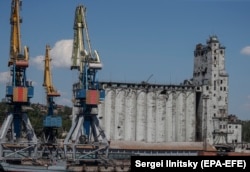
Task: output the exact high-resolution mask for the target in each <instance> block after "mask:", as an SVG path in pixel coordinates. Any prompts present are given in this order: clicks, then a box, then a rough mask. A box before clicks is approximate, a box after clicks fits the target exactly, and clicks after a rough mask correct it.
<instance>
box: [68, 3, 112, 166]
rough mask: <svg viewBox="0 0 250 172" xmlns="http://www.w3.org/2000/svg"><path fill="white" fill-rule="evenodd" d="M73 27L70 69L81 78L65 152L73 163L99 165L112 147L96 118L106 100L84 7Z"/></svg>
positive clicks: (76, 89) (78, 10)
mask: <svg viewBox="0 0 250 172" xmlns="http://www.w3.org/2000/svg"><path fill="white" fill-rule="evenodd" d="M73 28H74V40H73V50H72V57H71V60H72V64H71V70H77V71H78V74H79V75H78V81H77V82H76V83H74V84H73V108H72V109H73V110H72V116H73V119H72V120H73V121H72V126H71V129H70V130H69V132H68V134H67V136H66V138H65V140H64V151H65V153H66V154H67V155H66V156H67V157H70V159H72V160H73V161H74V162H79V161H82V160H83V161H84V160H86V159H87V160H88V161H91V160H94V161H95V162H96V161H98V160H101V159H103V160H105V158H107V155H108V147H109V144H108V141H107V139H106V136H105V133H104V131H103V129H102V128H101V127H100V125H99V121H98V118H97V115H98V104H99V103H100V101H102V100H104V97H105V91H104V89H102V88H100V87H99V83H98V81H97V72H98V71H99V70H101V69H102V63H101V61H100V58H99V55H98V53H97V51H96V50H95V51H93V52H92V49H91V45H90V39H89V34H88V28H87V22H86V8H85V7H84V6H83V5H78V6H77V7H76V10H75V20H74V27H73ZM102 162H103V161H102Z"/></svg>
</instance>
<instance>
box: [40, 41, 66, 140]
mask: <svg viewBox="0 0 250 172" xmlns="http://www.w3.org/2000/svg"><path fill="white" fill-rule="evenodd" d="M49 51H50V46H49V45H46V50H45V59H44V82H43V86H44V88H45V90H46V99H47V107H48V112H47V115H46V116H45V118H44V121H43V126H44V140H45V143H55V142H56V136H57V129H58V128H59V127H61V126H62V118H61V117H60V116H55V115H54V110H55V108H56V106H55V102H54V97H59V96H60V93H59V92H58V91H57V90H56V89H55V88H54V86H53V83H52V75H51V67H50V62H51V58H50V54H49Z"/></svg>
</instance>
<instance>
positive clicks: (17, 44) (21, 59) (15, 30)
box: [8, 0, 29, 67]
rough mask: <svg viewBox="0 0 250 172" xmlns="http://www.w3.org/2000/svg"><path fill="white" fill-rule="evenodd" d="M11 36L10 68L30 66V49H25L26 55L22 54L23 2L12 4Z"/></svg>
mask: <svg viewBox="0 0 250 172" xmlns="http://www.w3.org/2000/svg"><path fill="white" fill-rule="evenodd" d="M11 6H12V8H11V17H10V24H11V36H10V59H9V63H8V66H10V65H13V64H16V65H17V66H23V67H27V66H28V59H29V55H28V48H27V47H26V46H25V47H24V53H22V47H21V33H20V24H21V23H22V20H21V18H20V15H19V11H20V6H21V1H20V0H12V4H11Z"/></svg>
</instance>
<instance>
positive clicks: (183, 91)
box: [98, 35, 241, 145]
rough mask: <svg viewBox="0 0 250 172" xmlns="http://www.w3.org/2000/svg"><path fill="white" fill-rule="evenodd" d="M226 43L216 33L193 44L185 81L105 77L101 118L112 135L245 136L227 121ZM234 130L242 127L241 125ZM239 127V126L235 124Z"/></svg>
mask: <svg viewBox="0 0 250 172" xmlns="http://www.w3.org/2000/svg"><path fill="white" fill-rule="evenodd" d="M225 58H226V57H225V47H224V46H222V45H221V44H220V42H219V39H218V37H217V36H216V35H213V36H209V38H208V40H207V41H206V44H205V45H203V44H201V43H199V44H197V45H196V46H195V49H194V68H193V76H192V78H191V79H190V80H184V82H183V83H182V84H180V85H161V84H150V83H146V82H143V83H120V82H101V83H100V84H101V85H102V87H103V88H104V89H105V94H106V96H105V100H104V101H103V102H102V103H101V104H100V105H99V113H98V114H99V115H98V116H99V121H100V124H101V126H102V127H103V129H104V131H105V133H106V136H107V139H108V140H111V141H112V140H113V141H139V142H146V143H167V142H206V143H209V144H211V145H219V144H227V143H232V140H237V141H238V142H241V134H237V136H236V135H235V134H233V132H232V131H231V130H230V126H231V125H232V124H230V126H229V125H228V115H229V112H228V92H229V87H228V79H229V75H228V74H227V72H226V68H225ZM238 125H239V127H237V128H236V130H237V131H235V133H236V132H237V133H241V125H240V124H238ZM234 129H235V128H234Z"/></svg>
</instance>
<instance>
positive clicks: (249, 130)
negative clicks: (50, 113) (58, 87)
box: [0, 103, 250, 143]
mask: <svg viewBox="0 0 250 172" xmlns="http://www.w3.org/2000/svg"><path fill="white" fill-rule="evenodd" d="M31 107H32V110H28V111H27V113H28V116H29V119H30V121H31V124H32V126H33V128H34V130H35V132H36V135H37V137H40V136H41V135H42V131H43V118H44V116H45V115H46V110H47V108H46V106H45V105H41V104H32V105H31ZM7 108H8V106H7V105H6V104H5V103H0V124H2V123H3V121H4V119H5V116H6V114H7V111H8V109H7ZM71 110H72V109H71V107H67V106H63V107H62V108H58V110H57V111H58V112H57V113H56V114H58V115H60V116H61V117H62V122H63V123H62V128H60V129H59V130H58V132H59V136H61V137H62V134H63V132H66V131H69V129H70V127H71V118H70V116H71ZM242 141H243V142H248V143H250V120H248V121H243V122H242Z"/></svg>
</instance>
